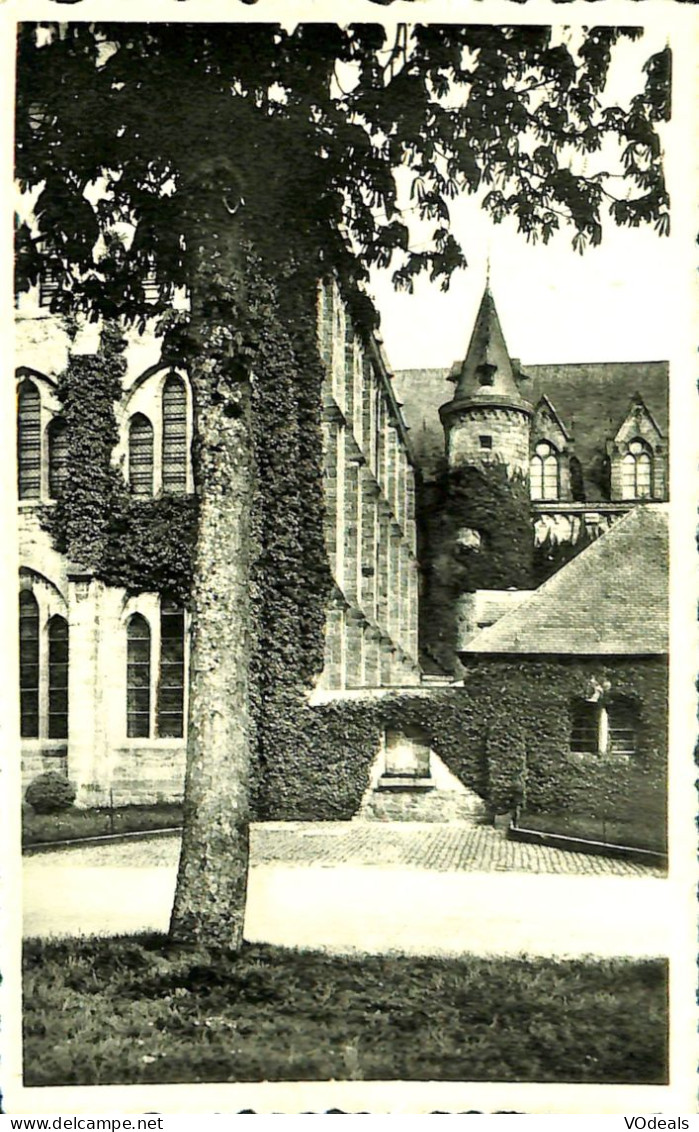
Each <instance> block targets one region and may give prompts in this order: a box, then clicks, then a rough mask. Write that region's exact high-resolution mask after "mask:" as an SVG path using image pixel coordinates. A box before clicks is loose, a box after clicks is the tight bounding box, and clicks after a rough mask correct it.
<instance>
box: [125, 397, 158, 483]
mask: <svg viewBox="0 0 699 1132" xmlns="http://www.w3.org/2000/svg"><path fill="white" fill-rule="evenodd" d="M129 486H130V487H131V490H132V492H133V493H134V495H152V494H153V426H152V424H151V423H150V421H149V420H148V417H145V416H144V415H143V413H136V414H135V415H134V416H133V417H132V418H131V423H130V425H129Z"/></svg>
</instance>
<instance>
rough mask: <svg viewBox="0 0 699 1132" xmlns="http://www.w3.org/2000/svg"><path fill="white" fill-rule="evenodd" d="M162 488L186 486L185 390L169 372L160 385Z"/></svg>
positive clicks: (180, 489) (165, 489)
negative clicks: (163, 382)
mask: <svg viewBox="0 0 699 1132" xmlns="http://www.w3.org/2000/svg"><path fill="white" fill-rule="evenodd" d="M162 406H163V449H162V457H163V491H166V492H176V493H180V492H184V491H186V490H187V394H186V391H185V386H184V382H183V380H182V378H181V377H177V375H176V374H174V373H171V374H170V376H169V377H168V379H167V381H166V382H165V385H164V388H163V401H162Z"/></svg>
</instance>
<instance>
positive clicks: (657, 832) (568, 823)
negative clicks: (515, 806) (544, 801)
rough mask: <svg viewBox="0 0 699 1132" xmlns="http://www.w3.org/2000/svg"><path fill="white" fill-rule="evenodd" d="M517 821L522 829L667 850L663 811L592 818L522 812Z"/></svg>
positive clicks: (657, 850)
mask: <svg viewBox="0 0 699 1132" xmlns="http://www.w3.org/2000/svg"><path fill="white" fill-rule="evenodd" d="M519 825H520V826H521V827H522V828H523V829H536V830H541V831H542V832H543V833H560V834H563V835H564V836H566V837H580V838H583V839H585V840H587V841H605V842H606V843H607V844H608V845H624V846H626V847H628V848H630V849H650V850H652V851H653V852H655V853H667V831H666V826H665V821H664V815H658V814H654V815H652V817H649V816H648V815H647V814H644V813H641V814H639V815H637V816H635V817H619V818H608V819H607V818H605V819H602V818H592V817H588V816H587V815H585V814H569V813H538V814H530V813H522V814H520V816H519Z"/></svg>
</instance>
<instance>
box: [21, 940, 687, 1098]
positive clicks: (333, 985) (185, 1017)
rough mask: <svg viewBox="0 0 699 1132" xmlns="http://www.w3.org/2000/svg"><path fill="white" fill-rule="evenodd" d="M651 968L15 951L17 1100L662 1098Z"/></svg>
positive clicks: (125, 949)
mask: <svg viewBox="0 0 699 1132" xmlns="http://www.w3.org/2000/svg"><path fill="white" fill-rule="evenodd" d="M667 1028H668V1027H667V963H666V961H665V960H664V959H649V960H643V961H636V960H633V961H632V960H623V959H613V960H609V959H607V960H596V959H582V960H566V961H560V962H559V961H556V960H552V959H543V958H518V959H509V958H508V959H503V958H489V959H483V958H478V957H476V956H464V957H460V958H431V957H425V958H423V957H420V958H415V957H410V956H405V955H380V956H374V955H368V956H363V957H356V956H353V957H345V956H338V955H329V954H326V953H323V952H315V951H297V950H290V949H285V948H280V947H273V946H267V945H261V944H254V945H246V946H245V947H244V948H243V950H242V951H241V952H240V953H239V954H232V953H226V952H219V953H208V952H205V951H202V950H197V949H188V948H184V947H181V946H177V945H174V944H172V943H170V942H169V941H168V940H167V939H166V938H165V937H164V936H161V935H140V936H129V937H119V938H114V939H79V940H60V941H39V940H28V941H27V942H26V944H25V976H24V1043H25V1044H24V1056H25V1079H24V1083H25V1085H27V1086H37V1085H74V1084H78V1085H106V1084H136V1083H176V1082H203V1081H210V1082H211V1081H218V1082H227V1081H260V1080H268V1081H284V1080H329V1079H331V1078H333V1079H336V1080H337V1079H340V1080H348V1079H349V1080H414V1081H422V1080H437V1081H439V1080H442V1081H454V1080H457V1081H473V1080H475V1081H539V1082H552V1081H559V1082H584V1083H617V1084H619V1083H629V1084H641V1083H643V1084H664V1083H666V1082H667Z"/></svg>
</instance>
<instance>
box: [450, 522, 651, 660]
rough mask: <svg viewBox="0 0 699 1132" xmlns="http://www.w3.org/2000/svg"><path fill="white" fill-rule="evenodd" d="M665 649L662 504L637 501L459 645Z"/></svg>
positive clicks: (475, 649) (524, 649)
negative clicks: (521, 598)
mask: <svg viewBox="0 0 699 1132" xmlns="http://www.w3.org/2000/svg"><path fill="white" fill-rule="evenodd" d="M667 648H668V510H667V506H666V505H664V504H654V505H653V504H650V505H646V506H639V507H635V508H634V509H633V511H630V512H629V513H628V514H627V515H625V516H624V517H623V518H621V519H619V520H617V522H615V523H614V524H613V526H611V527H610V529H609V530H608V531H606V532H605V533H604V534H603V535H601V536H600V538H598V539H597V540H596V541H595V542H593V543H592V544H591V545H590V546H589V547H587V548H586V549H585V550H583V551H581V553H580V554H579V555H578V556H577V557H576V558H573V559H572V561H570V562H569V563H568V564H567V565H566V566H564V567H563V568H562V569H561V570H559V571H558V573H556V574H554V575H553V577H552V578H549V580H548V581H547V582H544V584H543V586H540V587H539V589H538V590H535V592H534V593H533V594H532V595H531V597H529V598H527V599H526V600H525V601H523V602H522V604H521V605H518V606H517V608H516V609H513V610H512V611H511V612H510V613H507V614H505V616H504V617H502V618H501V619H500V620H499V621H498V622H497V623H496V624H495V625H492V626H490V628H488V629H483V630H482V632H480V633H478V634H477V635H476V636H475V637H473V638H472V639H471V640H470V641H469V642H468V643H467V644H466V645H465V646H464V647H463V648H462V649H459V650H458V651H459V654H460V656H461V657H462V658H463V659H464V661H466V660H467V658H468V656H470V655H474V654H476V655H494V654H516V655H536V654H539V655H542V654H547V655H552V654H557V655H564V656H569V655H577V656H579V655H583V656H594V655H600V654H604V655H607V656H657V655H662V654H664V653H666V652H667Z"/></svg>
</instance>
